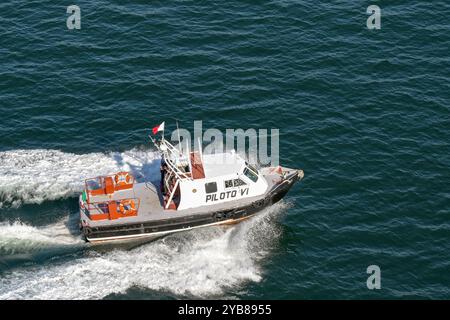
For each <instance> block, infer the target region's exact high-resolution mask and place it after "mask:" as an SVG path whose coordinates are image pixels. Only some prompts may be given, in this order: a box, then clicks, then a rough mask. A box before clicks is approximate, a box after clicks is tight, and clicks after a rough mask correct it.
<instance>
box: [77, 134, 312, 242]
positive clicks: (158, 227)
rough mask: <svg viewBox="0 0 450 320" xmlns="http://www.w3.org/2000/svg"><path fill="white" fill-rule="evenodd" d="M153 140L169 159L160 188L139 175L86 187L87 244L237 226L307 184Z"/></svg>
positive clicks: (285, 173) (82, 201)
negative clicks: (297, 185) (296, 188)
mask: <svg viewBox="0 0 450 320" xmlns="http://www.w3.org/2000/svg"><path fill="white" fill-rule="evenodd" d="M150 138H151V139H152V141H153V143H154V144H155V146H156V148H157V149H158V151H159V152H160V154H161V166H160V173H161V178H160V179H159V181H157V182H150V181H145V179H140V177H135V176H134V175H133V173H132V172H118V173H115V174H111V175H105V176H99V177H96V178H91V179H87V180H85V188H84V191H83V192H82V194H81V195H80V197H79V206H80V229H81V230H82V233H83V235H84V238H85V240H86V241H88V242H91V243H100V242H112V241H129V240H136V239H142V240H151V239H155V238H158V237H161V236H165V235H167V234H171V233H175V232H181V231H186V230H191V229H195V228H201V227H208V226H217V225H223V224H234V223H237V222H240V221H242V220H245V219H248V218H250V217H252V216H254V215H256V214H257V213H258V212H260V211H261V210H262V209H264V208H266V207H268V206H270V205H273V204H274V203H276V202H278V201H279V200H281V199H282V198H283V197H284V196H285V195H286V193H287V192H288V191H289V189H291V187H292V186H293V185H294V184H295V182H297V181H299V180H301V179H302V178H303V176H304V174H303V171H302V170H296V169H290V168H285V167H281V166H277V167H264V168H258V167H257V166H255V165H252V164H250V163H248V162H247V161H246V160H245V159H244V158H243V157H241V156H240V155H239V154H238V153H237V152H235V151H234V150H231V151H227V152H225V153H221V154H203V153H202V151H201V150H200V151H192V152H190V151H189V150H187V151H185V152H181V151H180V149H178V148H176V147H174V146H173V145H172V144H171V143H170V142H169V141H167V140H166V139H164V134H163V135H162V137H161V138H160V140H159V141H158V140H155V139H153V138H152V137H150ZM199 149H200V148H199ZM224 159H225V161H224Z"/></svg>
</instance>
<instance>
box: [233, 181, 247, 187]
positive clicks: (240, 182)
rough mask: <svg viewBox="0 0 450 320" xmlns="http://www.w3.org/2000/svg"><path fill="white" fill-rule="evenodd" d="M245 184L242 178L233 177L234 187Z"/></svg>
mask: <svg viewBox="0 0 450 320" xmlns="http://www.w3.org/2000/svg"><path fill="white" fill-rule="evenodd" d="M245 185H246V183H245V182H244V181H243V180H241V179H234V186H235V187H240V186H245Z"/></svg>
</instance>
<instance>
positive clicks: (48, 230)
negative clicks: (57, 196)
mask: <svg viewBox="0 0 450 320" xmlns="http://www.w3.org/2000/svg"><path fill="white" fill-rule="evenodd" d="M74 227H75V228H76V225H74V224H73V223H70V222H69V219H68V218H67V217H66V218H64V219H63V220H61V221H58V222H56V223H53V224H50V225H47V226H44V227H34V226H30V225H27V224H25V223H22V222H20V221H15V222H12V223H11V222H0V255H15V254H24V253H34V252H38V251H42V250H45V249H53V248H61V247H65V246H74V245H83V244H84V243H85V242H84V240H82V238H81V236H80V235H75V233H72V231H73V228H74Z"/></svg>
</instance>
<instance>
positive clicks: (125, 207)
mask: <svg viewBox="0 0 450 320" xmlns="http://www.w3.org/2000/svg"><path fill="white" fill-rule="evenodd" d="M134 210H136V205H135V204H134V201H133V200H123V201H121V202H120V204H119V211H120V213H121V214H127V213H129V212H130V211H134Z"/></svg>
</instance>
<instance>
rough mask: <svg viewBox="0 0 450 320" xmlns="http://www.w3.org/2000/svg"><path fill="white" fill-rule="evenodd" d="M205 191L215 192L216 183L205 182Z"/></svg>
mask: <svg viewBox="0 0 450 320" xmlns="http://www.w3.org/2000/svg"><path fill="white" fill-rule="evenodd" d="M205 191H206V193H214V192H217V183H215V182H209V183H205Z"/></svg>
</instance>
